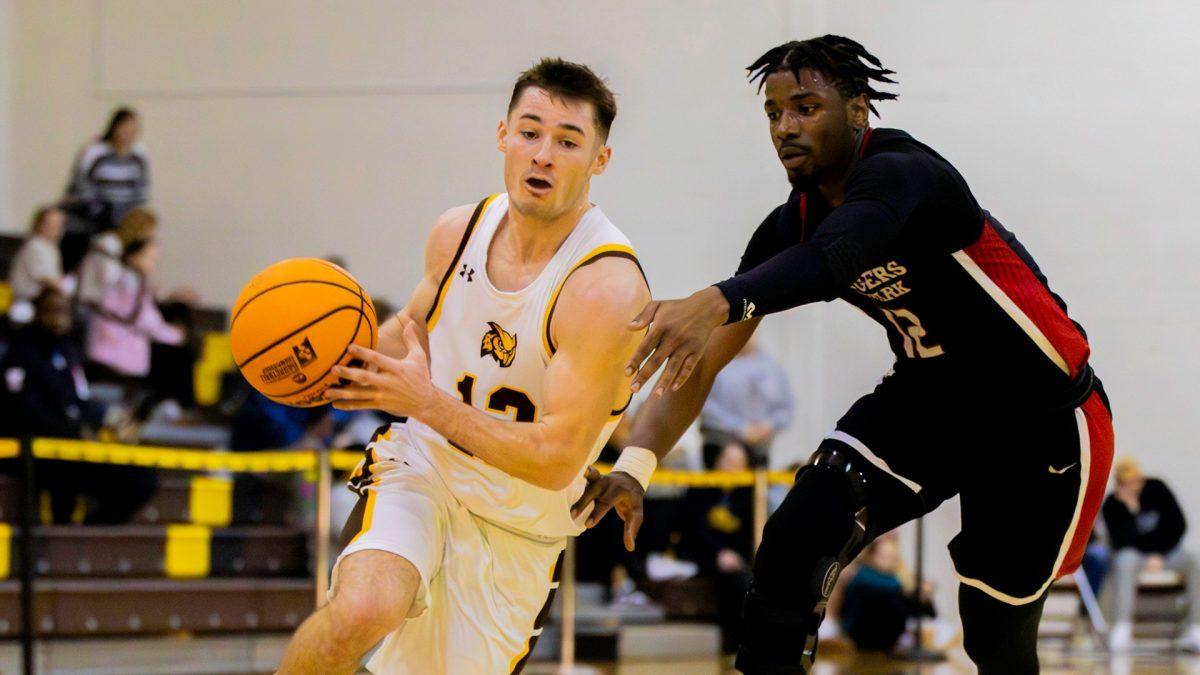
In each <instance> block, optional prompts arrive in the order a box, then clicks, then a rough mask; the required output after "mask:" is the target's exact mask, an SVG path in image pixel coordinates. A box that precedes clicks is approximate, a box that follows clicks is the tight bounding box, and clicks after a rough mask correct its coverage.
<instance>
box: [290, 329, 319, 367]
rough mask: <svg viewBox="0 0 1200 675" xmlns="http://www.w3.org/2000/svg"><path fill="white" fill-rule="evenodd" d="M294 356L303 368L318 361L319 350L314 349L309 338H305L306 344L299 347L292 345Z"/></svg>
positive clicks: (303, 343)
mask: <svg viewBox="0 0 1200 675" xmlns="http://www.w3.org/2000/svg"><path fill="white" fill-rule="evenodd" d="M292 354H294V355H295V357H296V362H297V363H299V364H300V367H301V368H303V367H305V366H307V365H308V364H310V363H312V362H313V361H316V360H317V350H315V349H313V346H312V343H311V342H309V341H308V338H307V337H306V338H304V342H301V343H300V344H298V345H292Z"/></svg>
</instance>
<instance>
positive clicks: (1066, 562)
mask: <svg viewBox="0 0 1200 675" xmlns="http://www.w3.org/2000/svg"><path fill="white" fill-rule="evenodd" d="M1082 408H1083V416H1084V417H1085V418H1086V419H1087V430H1088V446H1089V447H1088V450H1089V451H1090V452H1091V458H1090V460H1089V461H1090V467H1089V470H1088V476H1087V492H1086V493H1085V494H1084V495H1083V506H1082V508H1081V509H1080V513H1079V521H1078V522H1077V523H1076V525H1075V536H1074V537H1073V538H1072V539H1071V547H1070V548H1068V549H1067V555H1066V556H1064V557H1063V561H1062V566H1061V567H1059V568H1058V570H1056V571H1055V578H1057V577H1062V576H1066V575H1068V574H1071V573H1073V572H1074V571H1075V570H1077V569H1079V563H1080V562H1081V561H1082V560H1083V551H1084V549H1086V548H1087V544H1088V539H1089V538H1090V536H1091V534H1092V525H1093V524H1094V523H1095V521H1096V514H1098V513H1099V512H1100V504H1101V502H1103V500H1104V491H1105V488H1106V486H1107V485H1108V472H1109V470H1110V469H1111V468H1112V459H1113V428H1112V417H1111V416H1110V415H1109V413H1108V408H1105V407H1104V402H1103V400H1102V399H1101V398H1100V394H1097V393H1095V392H1093V393H1092V395H1091V397H1089V398H1088V400H1087V401H1086V402H1085V403H1084V404H1083V406H1082Z"/></svg>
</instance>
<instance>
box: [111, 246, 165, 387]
mask: <svg viewBox="0 0 1200 675" xmlns="http://www.w3.org/2000/svg"><path fill="white" fill-rule="evenodd" d="M158 254H159V247H158V243H157V242H156V241H155V240H154V239H144V240H139V241H133V242H130V243H129V244H128V245H126V246H125V251H124V254H123V256H122V269H121V274H120V275H119V277H118V278H117V280H116V281H115V282H114V283H113V285H112V286H110V287H109V288H108V289H107V291H106V292H105V295H104V299H103V300H102V301H101V302H100V303H99V305H97V307H96V311H95V315H94V316H93V317H92V318H91V322H90V323H89V324H88V329H87V358H88V361H89V368H90V369H91V370H92V372H93V375H94V376H96V379H108V380H122V379H128V378H137V379H141V378H145V377H146V376H147V375H148V374H149V373H150V343H151V342H152V341H153V342H163V343H167V344H175V345H178V344H181V343H182V342H183V341H184V338H185V337H186V334H185V332H184V330H183V329H182V328H180V327H179V326H175V325H171V324H169V323H167V322H166V320H165V319H163V316H162V313H161V312H160V311H159V308H158V304H157V303H156V302H155V300H154V293H153V291H152V287H151V284H150V279H151V276H152V275H153V273H154V270H155V268H156V266H157V264H158Z"/></svg>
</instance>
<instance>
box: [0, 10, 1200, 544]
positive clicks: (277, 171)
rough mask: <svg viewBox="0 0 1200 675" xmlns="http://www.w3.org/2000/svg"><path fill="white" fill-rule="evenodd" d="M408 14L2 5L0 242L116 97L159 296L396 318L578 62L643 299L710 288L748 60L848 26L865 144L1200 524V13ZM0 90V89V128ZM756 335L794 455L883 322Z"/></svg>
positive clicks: (765, 196)
mask: <svg viewBox="0 0 1200 675" xmlns="http://www.w3.org/2000/svg"><path fill="white" fill-rule="evenodd" d="M416 4H418V3H387V2H367V1H363V0H359V1H353V2H341V3H324V2H292V1H284V0H254V1H251V2H232V1H218V0H212V1H206V2H185V1H182V0H178V1H173V2H158V1H153V0H124V1H117V0H94V1H78V0H76V1H69V0H62V1H55V2H45V1H43V0H22V1H19V2H17V3H16V7H15V13H14V24H13V32H14V33H15V47H14V49H15V55H16V68H15V80H14V89H13V93H12V96H11V100H12V102H13V107H12V117H11V132H12V138H13V140H14V141H15V147H14V150H13V152H12V153H11V156H10V154H9V153H5V157H4V160H2V161H0V224H3V225H6V226H10V225H11V223H12V222H13V219H14V218H15V219H16V222H17V223H22V222H23V219H24V214H26V213H28V211H29V209H30V208H31V206H32V205H33V204H34V203H36V202H40V201H43V200H46V199H49V198H52V197H54V196H55V195H56V194H57V193H58V192H59V190H61V188H62V186H63V183H64V181H65V178H66V175H67V170H68V163H69V159H70V158H71V156H72V155H73V153H74V152H75V151H76V149H77V148H78V147H79V145H80V144H81V143H82V142H84V140H85V139H87V138H88V137H89V136H91V135H94V134H95V133H97V132H98V131H99V128H100V126H101V125H102V123H103V120H104V118H105V116H106V114H107V112H108V111H109V110H110V109H111V108H112V107H113V106H114V105H116V104H118V103H131V104H133V105H135V106H136V107H137V108H138V109H139V110H141V111H142V113H143V115H144V118H145V128H146V138H145V140H146V143H147V145H148V146H149V149H150V156H151V158H152V162H153V167H154V177H155V181H156V185H155V202H156V206H157V208H158V209H159V210H160V211H161V212H162V214H163V216H164V219H165V231H164V241H165V244H166V259H165V267H166V269H165V271H164V277H165V279H166V281H167V282H169V284H179V283H190V284H193V285H195V286H196V287H198V288H199V289H200V290H201V292H202V294H203V295H204V297H205V298H206V299H207V300H208V301H210V302H213V303H228V302H229V301H230V300H231V298H232V297H233V295H234V294H235V292H236V290H237V288H238V287H239V285H240V284H241V283H242V282H243V281H244V280H245V279H247V278H248V277H249V276H250V275H251V274H252V273H253V272H254V271H255V270H256V269H258V268H259V267H261V266H263V265H265V264H267V263H269V262H271V261H274V260H277V259H279V258H283V257H287V256H294V255H321V254H326V253H340V254H342V255H344V256H345V257H346V259H347V260H348V261H349V263H350V266H351V268H352V270H353V271H354V272H355V273H356V274H357V275H359V276H360V278H361V280H362V281H363V282H364V283H365V284H366V285H367V287H368V288H370V289H371V291H372V292H373V293H376V294H379V295H383V296H386V297H389V298H391V299H393V300H402V299H403V298H404V297H405V296H406V294H407V292H408V290H409V289H410V288H411V286H412V285H413V283H414V280H415V279H416V270H417V269H418V265H419V253H418V252H419V247H420V245H421V242H422V240H423V237H424V231H425V229H426V228H427V227H428V225H429V223H430V222H431V221H432V220H433V218H434V217H435V216H436V215H437V213H438V212H439V211H440V210H442V209H444V208H446V207H448V206H450V205H454V204H459V203H464V202H470V201H474V200H477V199H479V198H480V197H482V196H483V195H485V194H487V193H489V192H492V191H496V190H498V189H501V187H502V186H501V183H500V174H499V168H500V158H499V156H498V154H497V153H496V152H495V150H494V145H493V136H494V128H495V124H496V121H497V120H498V118H499V116H500V115H501V113H502V111H503V106H504V104H505V102H506V100H507V89H508V87H509V86H510V82H511V80H512V78H513V76H514V74H515V73H516V72H518V71H519V70H521V69H522V68H524V67H526V66H527V65H529V64H530V63H531V62H532V61H533V60H534V59H535V58H536V57H538V56H541V55H545V54H559V55H563V56H566V57H570V58H574V59H578V60H583V61H587V62H588V63H591V64H593V65H594V66H595V67H596V68H597V69H598V70H599V71H600V72H601V73H603V74H605V75H607V76H608V77H609V78H610V80H611V84H612V86H613V88H614V89H615V90H616V91H617V92H618V94H619V95H620V99H619V100H620V105H621V112H620V115H619V117H618V119H617V122H616V126H615V128H614V132H613V136H612V144H613V147H614V149H615V153H614V162H613V165H612V169H611V171H609V172H608V173H607V174H606V175H604V176H603V177H601V178H599V179H597V180H596V181H595V184H594V193H593V194H594V198H595V199H596V201H598V202H600V203H602V204H603V205H604V207H605V210H606V211H607V212H608V213H609V214H610V215H611V216H612V217H613V219H614V220H615V221H616V222H617V223H618V224H619V225H620V226H622V227H623V228H625V230H626V231H627V233H628V234H629V235H630V236H631V238H632V239H633V240H634V243H635V245H636V246H637V247H638V248H639V250H640V252H641V254H642V258H643V260H644V262H645V265H646V268H647V271H648V272H649V276H650V279H651V281H652V283H653V286H654V290H655V291H656V293H657V294H658V295H660V296H665V297H669V296H676V295H679V294H682V293H685V292H687V291H690V290H692V289H694V288H695V287H698V286H700V285H702V284H705V283H709V282H712V281H715V280H718V279H720V278H722V277H723V276H724V275H726V274H728V273H729V272H731V271H732V269H733V268H734V266H735V265H736V262H737V258H738V255H739V252H740V250H741V248H742V246H743V244H744V241H745V239H746V238H747V236H748V234H749V232H750V231H751V229H752V228H753V227H754V225H755V224H757V222H758V221H759V220H760V219H761V217H762V216H763V215H764V214H765V213H766V212H767V211H768V210H769V209H770V208H771V207H772V206H774V205H775V204H776V203H778V202H779V201H781V200H782V199H783V198H784V196H785V195H786V184H785V182H784V180H783V176H782V172H781V171H780V170H779V168H778V167H777V165H776V164H775V162H774V160H773V158H772V154H771V149H770V146H769V143H768V140H767V136H766V131H765V125H764V123H763V120H762V118H761V113H760V112H759V105H760V104H759V102H758V101H757V100H756V97H755V95H754V92H753V90H752V89H751V88H750V87H748V86H746V84H745V82H744V80H743V76H742V72H741V68H742V66H744V65H746V64H748V63H749V62H750V61H752V60H753V59H754V58H755V57H756V56H757V55H758V54H759V53H761V52H762V51H763V50H765V49H766V48H767V47H769V46H772V45H774V44H776V43H778V42H780V41H782V40H783V39H786V38H789V37H792V36H810V35H814V34H819V33H823V32H828V31H832V32H841V33H845V34H849V35H852V36H854V37H856V38H858V39H859V40H861V41H863V42H864V43H866V44H867V45H868V47H870V48H871V49H872V50H873V51H874V52H875V53H876V54H878V55H880V56H881V57H882V58H883V59H884V61H885V63H886V64H887V65H888V66H890V67H892V68H894V69H895V70H897V71H898V72H899V79H900V83H901V84H900V85H899V87H898V91H899V92H900V93H901V95H902V98H901V99H900V101H898V102H895V103H883V104H881V105H880V109H881V110H882V112H883V114H884V117H883V120H882V123H883V124H886V125H894V126H898V127H901V128H905V129H908V130H909V131H911V132H912V133H913V134H915V135H916V136H917V137H918V138H921V139H922V140H925V141H926V142H928V143H930V144H932V145H933V146H934V147H935V148H937V149H938V150H940V151H941V152H942V153H943V154H944V155H945V156H946V157H947V158H948V159H950V160H951V161H952V162H954V163H955V164H956V165H957V166H958V167H959V168H960V169H961V170H962V172H963V173H964V174H965V175H966V177H967V179H968V180H969V181H970V183H971V185H972V187H973V189H974V190H975V192H976V194H977V196H978V197H979V198H980V200H981V202H983V203H984V204H985V206H986V207H988V208H989V209H991V210H992V211H993V212H994V213H995V215H996V216H997V217H998V218H999V219H1000V220H1001V221H1002V222H1004V223H1005V224H1006V225H1008V226H1009V227H1010V228H1011V229H1013V230H1014V231H1015V232H1016V233H1017V234H1018V235H1019V236H1020V237H1021V238H1022V240H1023V241H1024V242H1025V243H1026V244H1027V246H1028V247H1029V248H1030V249H1031V250H1032V252H1033V253H1034V255H1035V256H1037V258H1038V260H1039V261H1040V262H1041V264H1042V266H1043V268H1044V269H1045V271H1046V272H1047V274H1048V275H1049V276H1050V279H1051V281H1052V283H1053V285H1054V287H1055V289H1056V290H1058V291H1059V292H1060V293H1061V294H1062V295H1063V296H1064V297H1065V298H1067V300H1068V301H1069V302H1070V303H1071V308H1072V313H1073V315H1074V316H1075V317H1076V318H1077V319H1078V320H1080V321H1081V322H1082V323H1083V324H1084V325H1085V326H1086V327H1087V328H1088V330H1089V333H1090V335H1091V339H1092V344H1093V346H1094V351H1095V359H1094V361H1095V364H1096V367H1097V369H1098V371H1099V373H1100V375H1101V376H1102V377H1103V378H1104V380H1105V381H1106V383H1107V384H1108V387H1109V391H1110V393H1111V395H1112V398H1113V403H1114V407H1115V411H1116V418H1117V433H1118V445H1119V451H1120V452H1124V453H1136V454H1139V455H1141V456H1142V457H1143V458H1144V460H1145V464H1146V466H1147V468H1148V469H1149V470H1150V471H1152V472H1154V473H1158V474H1165V475H1167V476H1168V477H1169V478H1170V479H1172V481H1173V482H1174V483H1175V484H1176V486H1177V487H1178V488H1179V489H1180V491H1181V493H1182V494H1181V497H1182V498H1183V501H1184V503H1185V506H1186V507H1187V508H1188V511H1189V512H1190V513H1193V514H1197V513H1200V490H1197V489H1196V488H1195V485H1197V484H1200V469H1197V467H1198V466H1200V464H1198V463H1197V461H1196V457H1197V448H1196V447H1195V445H1196V441H1195V440H1194V438H1195V436H1196V430H1195V419H1196V415H1195V410H1196V409H1198V408H1200V394H1198V393H1197V387H1196V384H1195V383H1196V382H1198V381H1200V359H1197V358H1196V356H1195V348H1196V345H1197V344H1200V319H1198V318H1197V316H1198V313H1197V310H1198V309H1200V306H1198V303H1197V301H1196V300H1195V299H1194V292H1195V289H1196V288H1197V287H1200V271H1198V270H1200V267H1198V266H1197V265H1196V263H1195V260H1194V258H1195V255H1196V253H1197V251H1200V228H1197V227H1196V224H1195V222H1194V220H1195V216H1194V214H1193V213H1192V209H1190V208H1188V206H1187V205H1186V204H1185V202H1184V200H1186V199H1187V198H1188V197H1190V196H1191V195H1193V194H1195V193H1196V190H1197V185H1198V184H1200V172H1198V169H1197V165H1196V163H1195V159H1194V158H1195V157H1196V156H1197V154H1200V140H1198V139H1200V136H1198V135H1197V134H1195V133H1193V132H1192V131H1190V125H1191V122H1192V118H1193V117H1194V111H1195V110H1196V109H1197V107H1198V106H1200V89H1198V88H1197V87H1195V86H1193V85H1192V83H1193V82H1195V75H1194V69H1195V64H1196V63H1197V62H1198V61H1200V46H1197V44H1198V43H1197V41H1196V40H1195V39H1194V35H1193V33H1192V32H1193V29H1194V27H1195V26H1197V25H1200V6H1198V5H1196V4H1195V3H1193V2H1188V1H1183V0H1164V1H1162V2H1156V3H1127V2H1119V1H1117V0H1100V1H1092V0H1064V1H1062V2H1057V3H1034V2H1001V1H998V0H990V1H977V2H970V3H963V2H955V1H952V0H919V1H906V2H899V1H896V2H837V1H835V0H820V1H812V2H800V1H799V0H795V1H791V2H788V1H783V0H780V1H776V2H768V3H756V4H755V6H754V7H753V8H752V9H751V8H749V5H748V4H746V3H732V2H718V1H715V0H714V1H711V2H689V3H666V2H662V3H645V2H635V1H633V0H616V1H610V2H603V3H563V2H550V1H536V2H535V1H526V2H511V3H483V2H470V3H467V2H439V3H422V4H424V5H426V6H425V7H424V8H420V7H414V5H416ZM0 7H2V8H4V9H0V23H3V18H4V17H5V16H6V14H5V12H7V11H8V6H7V5H0ZM0 30H2V29H0ZM2 36H3V33H2V32H0V37H2ZM7 44H9V41H7V40H2V39H0V64H2V63H3V61H4V55H5V54H7V53H8V52H7V51H6V49H7V47H6V46H5V45H7ZM2 72H3V69H2V68H0V73H2ZM5 91H6V89H5V87H4V80H3V75H2V74H0V130H4V129H7V128H8V126H9V125H8V124H6V123H4V122H5V120H6V119H7V118H6V117H5V112H4V110H5V107H4V102H5V101H6V100H9V97H7V96H6V95H5ZM3 138H4V137H3V135H0V143H3ZM6 175H9V176H11V179H5V176H6ZM10 181H11V185H12V188H11V189H12V192H11V197H6V194H7V193H6V192H5V186H6V185H8V184H9V182H10ZM763 333H764V338H765V339H764V342H765V343H766V345H767V346H768V347H769V348H771V349H772V350H773V351H774V352H775V353H776V354H778V355H779V356H780V357H781V359H782V360H783V361H784V363H785V366H786V368H787V369H788V371H789V372H790V373H791V374H792V375H793V378H794V381H795V382H796V387H797V394H798V399H799V401H800V414H799V422H798V424H797V426H796V428H795V429H793V430H792V431H790V432H789V433H788V434H786V435H785V437H784V438H783V439H782V440H781V443H780V453H779V462H780V463H786V462H787V461H790V460H793V459H795V458H799V457H803V456H806V455H807V454H808V453H809V452H810V451H811V449H812V448H813V447H814V446H815V443H816V442H817V440H819V438H820V437H821V435H822V434H823V433H824V432H825V431H826V430H828V428H830V427H831V426H832V424H833V423H834V421H835V420H836V418H837V416H838V415H839V414H840V412H841V411H842V410H843V409H844V408H845V407H846V405H847V404H848V403H849V402H850V401H852V400H853V399H854V398H855V397H856V396H857V395H859V394H861V393H862V392H864V391H866V390H867V389H868V388H869V387H870V386H871V385H872V384H873V382H874V380H875V379H876V378H878V377H879V376H880V375H881V374H882V373H883V372H884V371H885V370H886V369H887V367H888V364H889V362H890V357H889V356H888V355H887V353H886V350H885V345H884V341H883V339H882V334H881V331H880V329H879V328H877V327H875V326H873V325H872V324H869V323H868V322H866V321H865V320H864V319H862V318H861V317H860V316H858V315H857V314H856V313H854V312H852V311H851V310H849V309H848V308H846V307H843V306H829V307H816V308H806V309H802V310H799V311H795V312H792V313H789V314H787V315H785V316H781V317H773V318H771V319H770V320H768V321H767V322H766V323H765V324H764V329H763ZM980 386H986V383H980ZM970 447H971V439H969V438H964V439H963V448H964V452H969V451H970ZM941 527H942V530H943V531H944V532H943V534H945V533H946V532H952V528H953V524H952V523H950V524H943V525H942V526H941Z"/></svg>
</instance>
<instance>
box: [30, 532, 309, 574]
mask: <svg viewBox="0 0 1200 675" xmlns="http://www.w3.org/2000/svg"><path fill="white" fill-rule="evenodd" d="M185 527H190V528H194V529H191V530H188V531H187V532H186V533H185V534H192V533H195V532H200V533H203V534H204V535H209V533H211V535H210V536H208V537H207V546H204V545H202V546H201V547H200V548H194V549H190V550H187V551H185V552H184V553H183V556H184V558H185V559H184V560H183V561H182V562H183V565H182V567H183V574H179V572H178V571H177V570H171V569H169V566H168V564H167V557H168V552H167V549H168V546H169V543H168V539H169V535H168V531H169V528H168V527H166V526H161V525H112V526H108V525H57V526H51V527H38V528H36V529H35V531H34V536H35V540H36V545H35V565H36V566H37V575H38V576H39V577H48V578H70V577H87V578H97V577H102V578H108V577H113V578H131V577H159V578H161V577H163V576H210V577H217V576H241V577H245V576H254V577H281V576H282V577H286V576H292V577H304V576H306V575H307V574H308V549H307V538H306V536H305V533H304V532H302V531H299V530H293V529H288V528H283V527H271V526H251V527H231V528H218V529H213V530H208V529H207V528H203V527H200V526H185ZM206 549H207V550H206ZM10 550H11V551H12V557H11V559H12V563H11V567H12V572H11V575H10V576H12V577H14V578H15V577H16V576H17V575H18V574H19V573H20V572H19V561H20V559H21V557H20V529H19V528H15V527H14V528H12V546H11V549H10ZM204 552H207V556H208V557H207V559H206V560H197V561H189V560H187V559H186V557H187V556H188V555H201V554H203V553H204ZM193 570H200V571H199V572H193Z"/></svg>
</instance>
